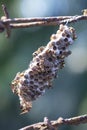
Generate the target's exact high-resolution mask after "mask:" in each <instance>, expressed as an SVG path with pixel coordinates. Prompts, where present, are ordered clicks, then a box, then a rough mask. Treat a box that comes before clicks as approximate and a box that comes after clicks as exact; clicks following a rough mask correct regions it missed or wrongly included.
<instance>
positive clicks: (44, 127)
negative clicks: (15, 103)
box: [20, 115, 87, 130]
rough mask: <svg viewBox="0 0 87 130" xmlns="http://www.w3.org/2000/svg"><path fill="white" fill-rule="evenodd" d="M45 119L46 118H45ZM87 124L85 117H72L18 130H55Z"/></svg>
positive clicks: (86, 116)
mask: <svg viewBox="0 0 87 130" xmlns="http://www.w3.org/2000/svg"><path fill="white" fill-rule="evenodd" d="M46 119H47V118H46ZM83 123H87V115H82V116H77V117H72V118H68V119H63V118H61V117H60V118H58V119H57V120H55V121H48V119H47V120H46V121H45V120H44V122H39V123H36V124H33V125H29V126H26V127H24V128H21V129H20V130H56V129H57V128H58V127H59V126H60V125H78V124H83Z"/></svg>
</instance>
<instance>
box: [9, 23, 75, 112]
mask: <svg viewBox="0 0 87 130" xmlns="http://www.w3.org/2000/svg"><path fill="white" fill-rule="evenodd" d="M75 39H76V34H75V29H74V28H72V27H68V26H67V25H62V24H61V25H60V27H59V30H58V31H57V33H56V34H52V35H51V37H50V41H49V42H48V44H47V45H46V46H45V47H44V46H42V47H40V48H39V49H38V50H37V51H35V52H34V53H33V59H32V61H31V62H30V65H29V67H28V69H26V70H25V71H23V72H22V73H20V72H19V73H18V74H17V75H16V77H15V78H14V80H13V81H12V84H11V88H12V91H13V93H15V94H17V95H18V97H19V100H20V107H21V111H22V113H26V112H28V111H30V109H31V107H32V101H33V100H36V99H37V98H38V97H39V96H41V95H43V94H44V93H45V89H46V88H51V87H52V83H53V80H54V79H55V78H56V77H57V73H58V70H59V69H61V68H63V67H64V64H65V61H64V60H65V58H66V57H67V56H68V55H70V54H71V51H70V50H68V47H69V46H70V45H72V43H73V41H74V40H75Z"/></svg>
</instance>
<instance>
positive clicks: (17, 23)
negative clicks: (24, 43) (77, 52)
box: [0, 5, 87, 37]
mask: <svg viewBox="0 0 87 130" xmlns="http://www.w3.org/2000/svg"><path fill="white" fill-rule="evenodd" d="M2 9H3V11H4V16H2V17H1V20H0V32H3V31H4V30H6V35H7V37H9V36H10V33H11V29H13V28H27V27H34V26H49V25H51V26H54V25H60V24H66V23H73V22H77V21H80V20H87V15H84V14H83V15H75V16H59V17H36V18H13V19H11V18H9V14H8V11H7V8H6V6H5V5H2Z"/></svg>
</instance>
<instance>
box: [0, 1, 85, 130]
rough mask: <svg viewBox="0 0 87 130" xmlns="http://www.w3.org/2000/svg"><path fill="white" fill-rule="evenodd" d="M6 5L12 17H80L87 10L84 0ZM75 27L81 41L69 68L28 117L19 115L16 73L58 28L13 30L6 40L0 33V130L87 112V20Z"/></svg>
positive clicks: (72, 129) (79, 129)
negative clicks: (13, 84) (14, 83)
mask: <svg viewBox="0 0 87 130" xmlns="http://www.w3.org/2000/svg"><path fill="white" fill-rule="evenodd" d="M2 3H4V4H6V6H7V8H8V12H9V15H10V17H11V18H14V17H37V16H38V17H39V16H40V17H41V16H43V17H46V16H62V15H63V16H64V15H80V14H81V10H82V9H84V8H87V1H86V0H85V1H81V0H72V1H70V0H61V1H58V0H19V1H18V0H9V1H5V0H3V1H0V16H2V15H3V11H2V8H1V4H2ZM70 26H73V27H75V29H76V32H77V36H78V39H77V40H76V41H75V42H74V44H73V46H71V50H72V55H71V56H69V57H68V58H67V59H66V66H65V68H64V69H63V70H60V71H59V72H58V76H59V78H58V79H56V80H55V81H54V83H53V89H50V90H46V93H45V95H44V96H42V97H40V98H39V99H37V100H36V101H34V102H33V108H32V109H31V111H30V112H29V113H28V114H24V115H20V108H19V100H18V97H17V96H16V95H14V94H13V93H12V91H11V88H10V85H9V84H10V83H11V81H12V80H13V79H14V77H15V75H16V73H17V72H22V71H23V70H25V69H27V67H28V64H29V62H30V61H31V60H32V53H33V52H34V51H35V50H37V48H38V47H40V46H42V45H46V44H47V43H48V41H49V39H50V35H51V34H52V33H56V31H57V29H58V27H57V26H55V27H54V26H53V27H52V26H50V27H47V26H46V27H32V28H27V29H14V30H12V33H11V37H10V38H9V39H7V38H6V37H5V33H3V34H0V130H17V129H19V128H22V127H24V126H26V125H29V124H33V123H36V122H39V121H43V118H44V117H45V116H47V117H48V118H49V119H50V120H56V119H57V118H58V117H60V116H61V117H63V118H69V117H72V116H78V115H82V114H86V112H87V21H80V22H76V23H72V24H70ZM86 129H87V125H86V124H84V125H79V126H63V127H60V128H59V130H86Z"/></svg>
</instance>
